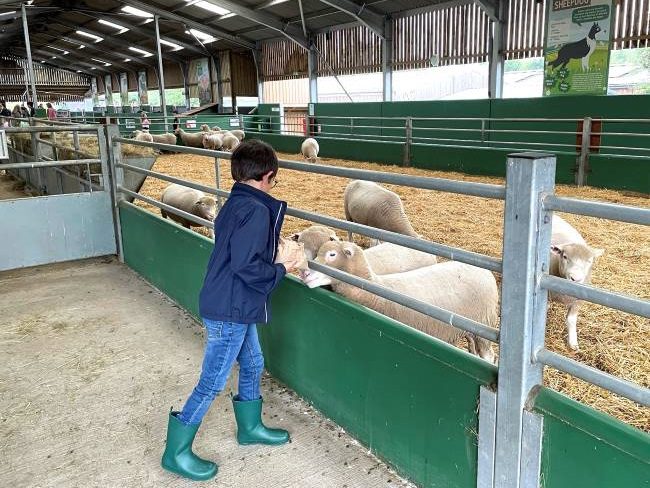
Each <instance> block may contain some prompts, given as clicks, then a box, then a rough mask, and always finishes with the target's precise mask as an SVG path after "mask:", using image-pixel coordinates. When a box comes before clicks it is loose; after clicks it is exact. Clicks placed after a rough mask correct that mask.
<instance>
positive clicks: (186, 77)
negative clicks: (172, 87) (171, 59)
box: [178, 63, 191, 110]
mask: <svg viewBox="0 0 650 488" xmlns="http://www.w3.org/2000/svg"><path fill="white" fill-rule="evenodd" d="M178 64H179V66H180V68H181V73H182V75H183V97H184V98H185V107H187V109H188V110H189V108H190V105H191V103H190V83H189V81H190V67H189V64H188V63H178Z"/></svg>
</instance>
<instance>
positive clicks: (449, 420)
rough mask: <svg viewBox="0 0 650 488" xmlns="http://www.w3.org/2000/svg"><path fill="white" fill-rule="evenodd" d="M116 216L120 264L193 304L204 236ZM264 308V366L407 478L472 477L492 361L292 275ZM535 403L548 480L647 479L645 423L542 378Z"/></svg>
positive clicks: (559, 483) (623, 482)
mask: <svg viewBox="0 0 650 488" xmlns="http://www.w3.org/2000/svg"><path fill="white" fill-rule="evenodd" d="M120 217H121V225H122V236H123V240H124V253H125V262H126V264H127V265H128V266H130V267H131V268H133V269H134V270H135V271H136V272H138V273H139V274H140V275H141V276H143V277H144V278H145V279H147V280H148V281H149V282H151V283H152V284H153V285H154V286H156V287H157V288H158V289H160V290H161V291H163V292H164V293H166V294H167V295H168V296H169V297H171V298H172V299H173V300H175V301H176V302H177V303H178V304H179V305H180V306H182V307H183V308H185V309H186V310H188V311H189V312H190V313H192V314H194V315H195V316H197V313H198V304H197V297H198V292H199V288H200V286H201V283H202V281H203V274H204V271H205V266H206V264H207V261H208V258H209V255H210V253H211V251H212V247H213V244H212V242H211V241H210V240H209V239H207V238H205V237H204V236H202V235H199V234H197V233H195V232H192V231H190V230H187V229H184V228H182V227H180V226H178V225H176V224H174V223H171V222H170V221H168V220H163V219H162V218H160V217H158V216H156V215H153V214H151V213H149V212H147V211H146V210H144V209H141V208H138V207H135V206H133V205H130V204H128V203H122V204H121V206H120ZM180 248H183V249H185V250H186V251H187V252H184V253H181V254H179V253H178V249H180ZM170 263H173V264H170ZM273 312H274V319H273V321H272V323H271V324H268V325H266V326H260V327H259V333H260V339H261V342H262V346H263V349H264V353H265V356H266V367H267V369H268V371H269V372H270V373H271V374H272V375H273V376H275V377H276V378H278V379H279V380H280V381H282V382H284V383H285V384H286V385H287V386H288V387H290V388H291V389H293V390H294V391H296V392H297V393H298V394H299V395H300V396H302V397H304V398H306V399H307V400H308V401H310V402H311V403H313V405H314V406H315V407H316V408H318V409H319V410H320V411H322V412H323V413H324V414H325V415H326V416H328V417H329V418H331V419H332V420H334V421H335V422H336V423H338V424H339V425H340V426H341V427H343V428H344V429H346V430H347V431H348V432H350V433H351V434H352V435H354V436H355V437H356V438H357V439H359V440H360V441H361V442H362V443H364V444H365V445H366V446H368V447H369V448H370V449H371V450H372V451H373V452H375V453H376V454H378V455H379V456H380V457H382V458H384V459H386V460H387V461H388V462H389V463H390V464H392V465H393V466H395V467H396V468H397V470H398V471H399V472H400V473H401V474H402V475H404V476H407V477H409V478H410V479H412V480H413V481H415V482H416V483H418V484H420V485H422V486H445V487H453V488H475V487H476V463H477V437H476V436H477V432H478V430H477V403H478V394H479V387H480V386H481V385H493V384H494V383H495V381H496V368H494V367H493V366H491V365H489V364H487V363H485V362H483V361H481V360H479V359H476V358H475V357H473V356H470V355H469V354H467V353H465V352H463V351H460V350H458V349H455V348H452V347H451V346H449V345H447V344H445V343H442V342H440V341H438V340H436V339H433V338H431V337H428V336H425V335H423V334H421V333H419V332H417V331H414V330H412V329H410V328H408V327H404V326H402V325H400V324H398V323H396V322H394V321H392V320H390V319H388V318H386V317H385V316H382V315H379V314H377V313H375V312H372V311H369V310H368V309H366V308H364V307H360V306H358V305H356V304H354V303H351V302H349V301H347V300H346V299H344V298H342V297H340V296H338V295H336V294H334V293H332V292H329V291H326V290H323V289H316V290H310V289H308V288H306V287H305V286H304V285H302V284H301V283H300V282H299V281H298V280H296V279H294V278H293V277H288V278H287V279H285V280H283V281H282V283H281V285H280V287H279V288H278V290H277V291H276V292H274V294H273ZM314 344H318V347H314ZM332 358H335V360H334V361H333V360H332ZM388 358H389V359H388ZM422 378H426V380H425V381H422ZM535 411H536V412H537V413H539V414H541V415H543V416H544V422H545V429H544V439H543V452H542V477H543V479H544V483H545V484H544V486H545V487H546V488H563V487H566V486H589V487H590V488H611V487H613V486H644V483H646V482H647V473H648V469H649V468H650V464H649V463H650V461H649V460H648V457H647V455H646V454H647V452H649V451H650V436H648V435H647V434H645V433H643V432H641V431H639V430H637V429H635V428H633V427H630V426H628V425H627V424H624V423H622V422H620V421H619V420H617V419H614V418H612V417H610V416H608V415H605V414H602V413H600V412H597V411H595V410H594V409H592V408H590V407H587V406H585V405H582V404H580V403H578V402H575V401H573V400H571V399H569V398H567V397H565V396H563V395H561V394H559V393H555V392H552V391H549V390H546V389H542V391H541V393H540V394H539V395H538V396H537V398H536V402H535ZM567 452H569V453H571V455H567ZM613 466H615V467H616V469H612V467H613Z"/></svg>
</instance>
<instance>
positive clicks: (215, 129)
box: [212, 125, 221, 132]
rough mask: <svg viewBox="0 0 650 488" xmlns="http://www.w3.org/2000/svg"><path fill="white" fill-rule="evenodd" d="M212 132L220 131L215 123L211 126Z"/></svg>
mask: <svg viewBox="0 0 650 488" xmlns="http://www.w3.org/2000/svg"><path fill="white" fill-rule="evenodd" d="M212 132H221V127H219V126H218V125H215V126H214V127H213V128H212Z"/></svg>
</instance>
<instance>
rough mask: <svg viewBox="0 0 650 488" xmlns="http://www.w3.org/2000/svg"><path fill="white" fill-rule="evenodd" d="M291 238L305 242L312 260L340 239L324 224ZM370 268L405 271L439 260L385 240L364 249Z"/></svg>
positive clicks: (381, 270)
mask: <svg viewBox="0 0 650 488" xmlns="http://www.w3.org/2000/svg"><path fill="white" fill-rule="evenodd" d="M291 239H293V240H294V241H297V242H302V243H303V244H304V249H305V256H306V257H307V259H309V260H312V259H314V258H315V257H316V255H317V254H318V250H319V249H320V247H321V246H322V245H323V244H325V243H326V242H328V241H338V240H339V238H338V237H337V235H336V233H335V232H334V231H333V230H332V229H330V228H328V227H324V226H322V225H312V226H311V227H307V228H306V229H305V230H303V231H301V232H296V233H295V234H293V235H291ZM364 254H365V256H366V259H367V260H368V264H369V265H370V268H371V269H372V271H373V272H374V273H375V274H378V275H385V274H392V273H403V272H404V271H411V270H412V269H418V268H423V267H425V266H431V265H432V264H436V263H437V262H438V260H437V258H436V256H434V255H432V254H428V253H426V252H421V251H417V250H415V249H410V248H408V247H404V246H398V245H397V244H392V243H390V242H384V243H383V244H380V245H378V246H375V247H371V248H369V249H366V250H365V251H364Z"/></svg>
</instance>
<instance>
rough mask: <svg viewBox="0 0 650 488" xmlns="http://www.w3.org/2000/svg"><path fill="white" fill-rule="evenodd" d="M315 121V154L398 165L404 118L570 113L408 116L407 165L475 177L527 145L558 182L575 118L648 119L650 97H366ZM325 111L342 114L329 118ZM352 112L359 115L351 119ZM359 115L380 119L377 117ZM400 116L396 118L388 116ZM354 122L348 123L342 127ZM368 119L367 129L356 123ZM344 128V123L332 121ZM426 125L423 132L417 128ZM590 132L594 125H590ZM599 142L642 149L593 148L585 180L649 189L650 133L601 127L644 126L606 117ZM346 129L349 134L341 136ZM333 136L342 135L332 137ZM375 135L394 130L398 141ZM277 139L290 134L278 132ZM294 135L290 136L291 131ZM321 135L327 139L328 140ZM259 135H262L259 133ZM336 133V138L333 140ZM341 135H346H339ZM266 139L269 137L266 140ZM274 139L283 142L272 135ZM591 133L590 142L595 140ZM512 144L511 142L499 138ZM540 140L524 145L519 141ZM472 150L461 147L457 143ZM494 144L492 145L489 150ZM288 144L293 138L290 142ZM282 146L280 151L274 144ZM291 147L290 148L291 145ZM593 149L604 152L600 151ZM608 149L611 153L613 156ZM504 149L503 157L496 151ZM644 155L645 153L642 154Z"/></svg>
mask: <svg viewBox="0 0 650 488" xmlns="http://www.w3.org/2000/svg"><path fill="white" fill-rule="evenodd" d="M314 110H315V114H316V124H318V125H320V126H321V130H322V131H323V132H325V133H326V134H325V136H324V137H320V138H319V137H318V135H316V137H317V139H318V141H319V144H320V155H321V156H323V157H334V158H342V159H351V160H357V161H369V162H379V163H387V164H403V161H404V143H403V140H404V139H403V138H404V136H405V134H406V131H405V129H404V128H402V126H404V124H405V121H404V120H403V119H402V118H404V117H407V116H411V117H431V118H435V117H449V118H486V119H487V118H501V119H505V118H549V119H557V118H570V119H576V121H573V122H557V121H556V122H541V121H540V122H527V123H525V126H524V124H522V123H519V122H514V121H485V122H484V123H483V126H484V129H485V130H484V131H481V127H482V125H481V121H478V120H474V121H469V120H447V121H436V120H428V121H427V120H420V121H418V120H415V121H413V131H412V137H413V139H412V140H413V144H412V146H411V164H412V165H413V166H415V167H421V168H427V169H440V170H453V171H463V172H465V173H469V174H478V175H503V168H504V166H503V162H505V156H506V155H507V154H508V153H511V152H519V151H521V150H531V147H532V148H534V150H537V151H543V152H552V153H554V154H556V155H557V157H558V171H557V178H556V181H557V182H558V183H573V182H574V179H575V167H576V161H577V156H578V153H579V149H580V148H579V145H578V144H577V142H578V141H577V134H578V133H580V131H581V129H580V127H579V125H580V124H579V123H578V122H577V119H582V118H583V117H585V116H587V115H588V116H591V117H593V118H594V120H597V119H598V118H647V117H648V116H647V114H648V113H650V96H647V95H638V96H632V95H630V96H616V97H562V98H531V99H497V100H459V101H421V102H385V103H380V102H372V103H354V104H350V103H320V104H316V105H315V107H314ZM328 117H341V118H338V119H331V118H328ZM353 117H361V118H360V119H353ZM366 117H386V118H385V119H383V120H380V119H373V118H366ZM394 117H400V118H394ZM350 123H353V124H354V127H352V129H350V128H349V127H348V125H349V124H350ZM363 125H367V126H370V127H369V128H363V127H360V126H363ZM337 126H345V127H337ZM442 127H445V128H449V129H471V131H461V132H458V131H450V130H448V131H444V130H442V131H439V130H434V129H435V128H442ZM423 129H425V130H423ZM490 129H495V130H520V131H521V132H490ZM594 130H596V126H595V129H594ZM600 130H601V131H602V137H601V138H600V145H603V146H604V145H609V146H634V147H637V148H641V149H637V150H634V149H607V148H604V149H602V150H599V149H594V151H592V154H591V157H590V163H591V164H590V169H589V170H588V171H587V184H589V185H591V186H595V187H601V188H610V189H614V190H631V191H637V192H642V193H650V182H649V178H648V175H650V170H649V169H648V165H650V159H649V158H650V137H642V136H633V137H630V136H624V135H609V134H608V133H614V132H616V133H625V132H628V133H630V132H637V133H642V134H645V133H649V135H650V124H642V123H637V122H626V123H614V122H607V123H606V124H604V125H603V126H602V127H601V129H600ZM531 131H566V132H568V133H567V134H548V133H538V132H531ZM350 132H351V133H352V134H353V135H352V136H346V135H343V134H344V133H350ZM337 134H341V135H340V136H337ZM377 136H393V137H396V136H400V137H401V138H402V139H401V142H400V143H398V144H390V143H389V142H388V141H390V140H392V141H398V140H399V139H397V138H395V139H391V138H388V137H386V138H383V139H381V141H380V142H369V141H365V140H363V139H373V138H375V139H378V137H377ZM280 137H281V138H285V137H289V136H280ZM294 137H295V136H294ZM326 137H330V139H327V138H326ZM261 138H262V139H264V140H267V139H265V137H261ZM338 138H340V140H338ZM423 138H438V139H466V141H463V142H458V143H456V142H454V141H451V140H450V141H444V140H439V141H434V140H426V139H423ZM345 139H348V140H345ZM268 141H269V142H270V143H271V144H274V142H273V140H271V139H268ZM275 141H276V144H278V145H282V146H284V144H283V143H281V142H279V141H278V140H277V139H275ZM596 141H597V137H596V139H594V144H597V142H596ZM506 143H511V144H506ZM531 143H533V144H535V143H536V144H539V145H532V146H531V145H528V146H526V144H531ZM446 146H470V147H476V149H475V150H474V149H470V150H467V149H466V148H461V147H446ZM495 146H499V149H497V148H495ZM291 147H293V144H292V145H291ZM281 150H286V149H281ZM296 152H297V151H296ZM600 153H605V154H610V155H608V156H604V155H602V154H600ZM612 154H613V155H612ZM501 155H503V157H501ZM640 155H642V156H645V157H641V156H640Z"/></svg>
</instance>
